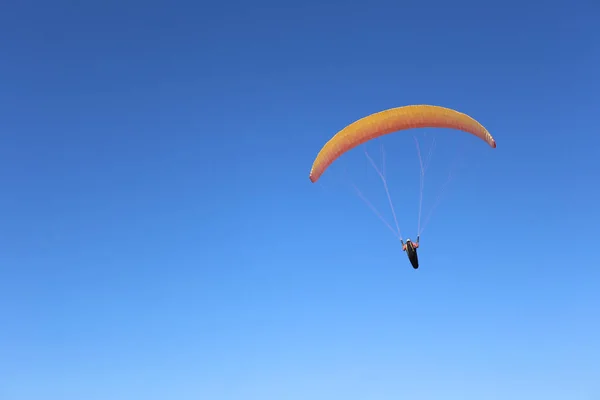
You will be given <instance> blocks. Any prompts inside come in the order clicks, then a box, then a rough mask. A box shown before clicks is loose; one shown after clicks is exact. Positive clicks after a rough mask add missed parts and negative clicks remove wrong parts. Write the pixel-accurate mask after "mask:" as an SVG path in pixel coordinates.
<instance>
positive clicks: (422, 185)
mask: <svg viewBox="0 0 600 400" xmlns="http://www.w3.org/2000/svg"><path fill="white" fill-rule="evenodd" d="M413 139H414V140H415V145H416V146H417V155H418V156H419V167H420V171H421V172H420V174H419V186H420V188H419V218H418V223H417V224H418V226H417V235H418V236H420V235H421V233H423V230H422V229H421V217H422V215H423V192H424V190H425V172H427V168H429V163H430V162H431V155H432V154H433V148H434V147H435V138H433V140H432V143H431V147H430V148H429V154H427V158H426V159H425V162H423V157H422V155H421V146H420V145H419V140H418V139H417V137H416V136H415V135H413ZM428 219H429V218H428ZM423 229H424V228H423Z"/></svg>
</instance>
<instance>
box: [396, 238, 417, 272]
mask: <svg viewBox="0 0 600 400" xmlns="http://www.w3.org/2000/svg"><path fill="white" fill-rule="evenodd" d="M400 243H402V251H405V252H406V254H407V255H408V260H409V261H410V263H411V265H412V267H413V268H414V269H418V268H419V256H418V255H417V248H418V247H419V236H417V241H416V243H413V242H411V241H410V238H408V239H406V243H404V242H403V241H402V239H400Z"/></svg>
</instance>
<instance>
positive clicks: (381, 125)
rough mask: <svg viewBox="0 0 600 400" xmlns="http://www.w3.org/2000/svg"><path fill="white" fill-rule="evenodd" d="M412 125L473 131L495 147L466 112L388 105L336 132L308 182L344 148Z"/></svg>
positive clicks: (425, 106)
mask: <svg viewBox="0 0 600 400" xmlns="http://www.w3.org/2000/svg"><path fill="white" fill-rule="evenodd" d="M412 128H450V129H457V130H461V131H464V132H467V133H470V134H472V135H475V136H477V137H478V138H480V139H482V140H484V141H485V142H487V143H488V144H489V145H490V146H491V147H492V148H496V141H495V140H494V138H493V137H492V135H491V134H490V133H489V132H488V131H487V129H486V128H485V127H484V126H483V125H481V124H480V123H479V122H477V121H476V120H475V119H473V118H471V117H470V116H468V115H467V114H463V113H461V112H458V111H456V110H453V109H450V108H445V107H440V106H432V105H411V106H404V107H397V108H391V109H389V110H385V111H381V112H378V113H375V114H371V115H369V116H367V117H364V118H362V119H359V120H358V121H355V122H353V123H352V124H350V125H348V126H346V127H345V128H344V129H342V130H341V131H339V132H338V133H336V134H335V135H334V136H333V137H332V138H331V139H330V140H329V141H328V142H327V143H326V144H325V146H323V148H322V149H321V151H319V154H318V155H317V157H316V158H315V160H314V162H313V165H312V168H311V170H310V175H309V177H310V180H311V182H313V183H314V182H316V181H317V180H319V178H320V177H321V175H323V173H324V172H325V170H326V169H327V168H328V167H329V166H330V165H331V164H332V163H333V162H334V161H335V160H336V159H337V158H339V157H340V156H341V155H342V154H344V153H345V152H347V151H349V150H351V149H353V148H355V147H357V146H359V145H361V144H363V143H365V142H368V141H369V140H371V139H375V138H377V137H380V136H383V135H387V134H389V133H392V132H396V131H400V130H406V129H412Z"/></svg>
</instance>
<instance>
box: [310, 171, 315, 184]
mask: <svg viewBox="0 0 600 400" xmlns="http://www.w3.org/2000/svg"><path fill="white" fill-rule="evenodd" d="M308 179H310V181H311V182H312V183H315V182H316V181H317V180H316V179H315V177H314V176H313V174H312V172H311V173H310V175H308Z"/></svg>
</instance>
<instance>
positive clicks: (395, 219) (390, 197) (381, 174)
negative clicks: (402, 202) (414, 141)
mask: <svg viewBox="0 0 600 400" xmlns="http://www.w3.org/2000/svg"><path fill="white" fill-rule="evenodd" d="M381 150H382V152H383V147H382V148H381ZM365 155H366V156H367V159H369V162H370V163H371V165H372V166H373V168H374V169H375V171H376V172H377V174H378V175H379V177H380V178H381V181H382V182H383V187H384V188H385V193H386V194H387V198H388V202H389V203H390V208H391V210H392V215H393V216H394V222H395V223H396V229H397V230H398V237H399V238H400V240H402V233H401V232H400V226H399V225H398V218H396V211H395V210H394V203H393V202H392V196H390V191H389V189H388V185H387V180H386V179H385V175H384V174H383V172H382V171H381V170H380V169H379V168H378V167H377V164H376V163H375V161H373V159H372V158H371V156H369V152H368V151H367V149H366V148H365ZM382 159H383V168H382V169H383V171H385V156H384V155H383V153H382Z"/></svg>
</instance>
